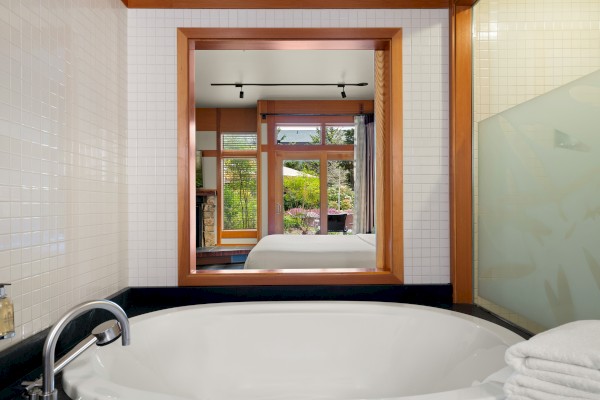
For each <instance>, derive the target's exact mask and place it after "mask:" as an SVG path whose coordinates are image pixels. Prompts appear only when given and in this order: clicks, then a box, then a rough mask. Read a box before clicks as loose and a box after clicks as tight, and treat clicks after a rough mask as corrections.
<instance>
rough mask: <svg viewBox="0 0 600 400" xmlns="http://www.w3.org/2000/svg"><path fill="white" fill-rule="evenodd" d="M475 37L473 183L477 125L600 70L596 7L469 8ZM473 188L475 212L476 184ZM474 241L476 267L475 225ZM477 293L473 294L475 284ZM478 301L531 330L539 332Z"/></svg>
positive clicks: (552, 3) (545, 3)
mask: <svg viewBox="0 0 600 400" xmlns="http://www.w3.org/2000/svg"><path fill="white" fill-rule="evenodd" d="M473 33H474V40H473V55H474V62H473V67H474V81H473V82H474V93H473V95H474V99H473V105H474V121H475V124H474V149H475V150H474V182H475V184H476V183H477V179H478V174H477V161H478V159H477V148H478V147H477V137H478V136H477V134H478V130H477V123H478V122H479V121H482V120H484V119H486V118H488V117H490V116H492V115H495V114H497V113H500V112H502V111H504V110H506V109H508V108H511V107H513V106H515V105H517V104H520V103H523V102H525V101H527V100H530V99H532V98H534V97H536V96H539V95H541V94H543V93H546V92H548V91H550V90H552V89H555V88H557V87H559V86H562V85H564V84H566V83H568V82H571V81H573V80H575V79H578V78H580V77H582V76H584V75H587V74H589V73H591V72H594V71H597V70H598V69H600V2H599V1H598V0H578V1H572V2H571V1H569V2H565V1H560V0H480V1H479V2H478V3H477V5H476V6H475V7H474V8H473ZM474 189H475V190H474V193H475V196H474V206H475V212H476V210H477V205H478V197H477V186H476V185H475V188H474ZM476 222H477V220H476V219H475V223H476ZM474 238H475V244H476V245H475V266H477V260H478V257H477V242H476V240H477V225H476V224H475V236H474ZM476 271H477V269H476ZM475 290H476V295H477V279H475ZM476 297H477V301H478V302H479V303H480V304H484V305H485V306H486V307H487V308H490V309H492V310H493V311H494V312H496V313H498V314H500V315H502V316H504V317H505V318H509V319H511V320H513V321H515V322H516V323H518V324H519V325H521V326H524V327H526V328H528V329H530V330H531V331H534V332H537V331H539V330H540V329H541V328H540V327H538V326H536V325H534V324H532V323H530V322H528V321H526V320H525V319H523V318H522V317H520V316H519V315H518V314H515V313H514V312H510V311H509V310H506V309H503V308H501V307H499V306H497V305H494V304H491V303H489V302H487V301H485V300H484V299H482V298H480V297H478V296H476Z"/></svg>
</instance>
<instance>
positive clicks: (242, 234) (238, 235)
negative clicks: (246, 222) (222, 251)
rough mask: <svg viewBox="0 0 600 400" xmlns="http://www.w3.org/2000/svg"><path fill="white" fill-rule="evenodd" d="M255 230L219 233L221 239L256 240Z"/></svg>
mask: <svg viewBox="0 0 600 400" xmlns="http://www.w3.org/2000/svg"><path fill="white" fill-rule="evenodd" d="M256 238H257V233H256V229H243V230H235V231H223V232H221V239H256Z"/></svg>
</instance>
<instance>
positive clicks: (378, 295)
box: [0, 284, 531, 400]
mask: <svg viewBox="0 0 600 400" xmlns="http://www.w3.org/2000/svg"><path fill="white" fill-rule="evenodd" d="M108 299H109V300H112V301H114V302H116V303H117V304H119V305H120V306H121V307H123V309H124V310H125V311H126V312H127V315H128V316H129V317H135V316H137V315H141V314H145V313H148V312H152V311H158V310H162V309H166V308H173V307H181V306H187V305H195V304H209V303H223V302H245V301H301V300H304V301H318V300H341V301H343V300H346V301H382V302H393V303H409V304H419V305H426V306H432V307H439V308H444V309H449V310H453V311H458V312H462V313H466V314H469V315H473V316H475V317H479V318H483V319H486V320H488V321H491V322H494V323H497V324H499V325H502V326H504V327H506V328H508V329H511V330H512V331H514V332H516V333H517V334H519V335H521V336H523V337H525V338H528V337H530V336H531V334H530V333H528V332H526V331H524V330H522V329H520V328H518V327H516V326H514V325H512V324H510V323H508V322H506V321H503V320H501V319H500V318H498V317H497V316H495V315H493V314H491V313H490V312H488V311H486V310H484V309H482V308H480V307H478V306H475V305H471V304H452V286H451V285H449V284H446V285H344V286H228V287H144V288H138V287H130V288H126V289H123V290H121V291H119V292H117V293H115V294H113V295H112V296H110V297H108ZM107 319H112V314H110V313H108V312H107V311H104V310H93V311H90V312H88V313H86V314H84V315H82V316H80V317H79V318H77V319H76V320H75V321H73V322H72V323H71V324H69V325H68V326H67V328H66V329H65V330H64V331H63V333H62V334H61V338H60V340H59V343H58V346H57V351H56V354H57V358H59V357H60V356H62V355H63V354H65V353H66V352H67V351H68V350H69V349H71V348H72V347H73V346H75V345H76V344H77V343H78V342H79V341H81V340H82V339H84V338H85V337H86V336H87V335H89V333H90V332H91V330H92V329H93V328H94V327H95V326H96V325H98V324H100V323H101V322H104V321H106V320H107ZM48 332H49V329H46V330H44V331H42V332H39V333H37V334H36V335H34V336H32V337H30V338H28V339H26V340H24V341H22V342H19V343H17V344H15V345H14V346H11V347H9V348H8V349H6V350H4V351H2V352H0V388H5V389H3V390H0V400H9V399H22V397H21V394H22V393H23V390H22V388H21V386H20V383H21V382H22V381H23V380H32V379H34V378H37V377H38V376H39V375H40V373H41V365H42V346H43V343H44V341H45V339H46V335H47V334H48ZM61 383H62V380H61V378H60V375H59V376H58V377H57V379H56V386H57V388H59V395H58V399H59V400H69V397H68V396H67V395H66V394H65V393H64V392H63V391H62V390H60V388H61V386H62V385H61Z"/></svg>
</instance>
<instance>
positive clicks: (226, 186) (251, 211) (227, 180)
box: [223, 158, 257, 230]
mask: <svg viewBox="0 0 600 400" xmlns="http://www.w3.org/2000/svg"><path fill="white" fill-rule="evenodd" d="M256 210H257V207H256V159H255V158H224V159H223V229H224V230H235V229H256Z"/></svg>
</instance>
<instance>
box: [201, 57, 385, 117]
mask: <svg viewBox="0 0 600 400" xmlns="http://www.w3.org/2000/svg"><path fill="white" fill-rule="evenodd" d="M195 64H196V80H195V96H196V107H209V108H212V107H221V108H228V107H236V108H238V107H248V108H249V107H255V106H256V102H257V100H341V99H342V96H341V89H340V88H338V87H337V86H277V87H265V86H244V87H243V91H244V98H243V99H240V98H239V93H240V88H236V87H234V86H211V85H210V84H211V83H234V84H235V83H242V84H243V83H328V84H329V83H331V84H340V83H360V82H367V83H368V85H367V86H363V87H358V86H346V88H345V92H346V95H347V97H346V99H348V100H372V99H373V96H374V88H375V87H374V84H373V82H374V67H373V65H374V51H373V50H197V51H196V52H195Z"/></svg>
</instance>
